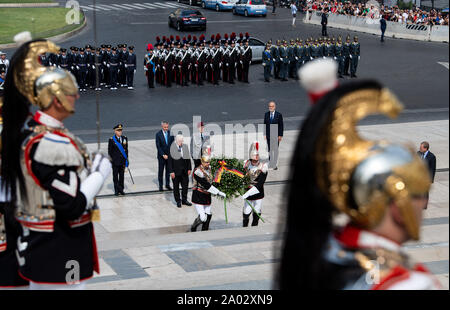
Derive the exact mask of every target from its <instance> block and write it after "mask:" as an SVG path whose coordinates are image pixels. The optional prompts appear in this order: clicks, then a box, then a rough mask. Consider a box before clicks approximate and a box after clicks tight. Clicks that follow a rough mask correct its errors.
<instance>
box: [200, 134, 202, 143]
mask: <svg viewBox="0 0 450 310" xmlns="http://www.w3.org/2000/svg"><path fill="white" fill-rule="evenodd" d="M200 137H201V138H202V142H203V133H200Z"/></svg>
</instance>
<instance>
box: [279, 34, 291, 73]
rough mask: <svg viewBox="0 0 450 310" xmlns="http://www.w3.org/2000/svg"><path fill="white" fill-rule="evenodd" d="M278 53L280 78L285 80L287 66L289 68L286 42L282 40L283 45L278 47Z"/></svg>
mask: <svg viewBox="0 0 450 310" xmlns="http://www.w3.org/2000/svg"><path fill="white" fill-rule="evenodd" d="M278 50H279V53H280V54H279V55H280V79H281V80H282V81H287V80H288V79H287V75H288V68H289V57H288V50H287V42H286V40H284V41H283V45H282V46H281V47H280V48H279V49H278Z"/></svg>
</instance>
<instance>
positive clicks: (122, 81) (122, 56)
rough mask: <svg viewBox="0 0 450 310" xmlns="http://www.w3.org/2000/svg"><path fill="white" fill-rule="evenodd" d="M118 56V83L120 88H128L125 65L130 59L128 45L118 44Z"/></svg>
mask: <svg viewBox="0 0 450 310" xmlns="http://www.w3.org/2000/svg"><path fill="white" fill-rule="evenodd" d="M117 55H118V56H119V66H118V69H117V83H118V84H119V86H120V87H125V86H127V85H126V84H127V69H126V68H125V63H126V60H127V57H128V53H127V45H126V44H118V45H117Z"/></svg>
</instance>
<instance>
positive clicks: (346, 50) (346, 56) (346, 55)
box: [343, 35, 351, 75]
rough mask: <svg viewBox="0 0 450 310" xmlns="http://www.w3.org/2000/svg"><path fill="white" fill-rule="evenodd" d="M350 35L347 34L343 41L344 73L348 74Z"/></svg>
mask: <svg viewBox="0 0 450 310" xmlns="http://www.w3.org/2000/svg"><path fill="white" fill-rule="evenodd" d="M350 45H351V43H350V36H349V35H347V38H346V39H345V43H344V45H343V55H344V73H343V74H344V75H349V74H348V68H349V67H350Z"/></svg>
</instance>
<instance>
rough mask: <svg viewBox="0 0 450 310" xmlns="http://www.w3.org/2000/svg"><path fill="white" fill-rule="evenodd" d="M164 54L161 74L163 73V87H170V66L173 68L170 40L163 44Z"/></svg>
mask: <svg viewBox="0 0 450 310" xmlns="http://www.w3.org/2000/svg"><path fill="white" fill-rule="evenodd" d="M164 48H165V53H164V55H163V73H164V81H163V83H164V86H166V87H172V66H173V62H174V59H173V55H172V53H171V51H170V40H169V39H166V44H164Z"/></svg>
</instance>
